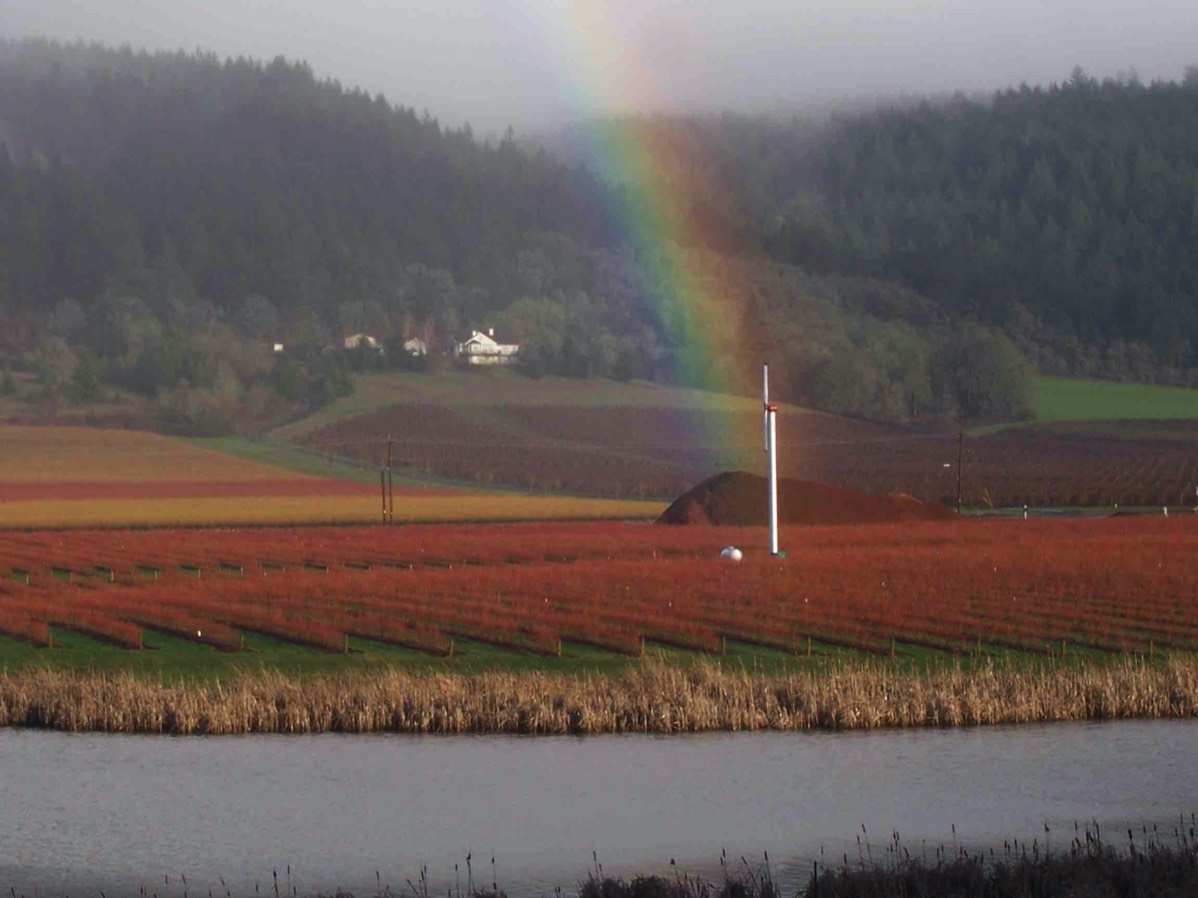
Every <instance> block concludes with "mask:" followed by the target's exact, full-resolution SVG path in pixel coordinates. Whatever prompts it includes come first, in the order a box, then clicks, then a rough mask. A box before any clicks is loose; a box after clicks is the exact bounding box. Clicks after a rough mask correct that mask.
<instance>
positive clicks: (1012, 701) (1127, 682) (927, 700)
mask: <svg viewBox="0 0 1198 898" xmlns="http://www.w3.org/2000/svg"><path fill="white" fill-rule="evenodd" d="M1194 716H1198V659H1194V658H1186V659H1172V660H1170V661H1168V662H1167V663H1166V664H1163V665H1161V664H1152V663H1148V662H1144V661H1141V660H1132V659H1129V660H1126V661H1123V662H1120V663H1117V664H1114V665H1111V666H1101V667H1099V666H1093V667H1086V668H1080V669H1077V668H1069V667H1059V668H1054V667H1052V666H1045V667H1042V668H1036V669H1028V668H1017V667H1010V668H1008V667H1005V666H1000V665H991V666H987V667H983V668H982V669H980V670H975V671H968V672H967V671H963V670H959V669H952V670H944V671H938V672H933V673H929V674H904V673H901V672H895V671H892V670H887V669H885V668H883V667H880V666H853V667H847V666H846V667H843V668H838V669H832V670H827V671H822V672H802V673H791V674H783V675H776V676H774V675H761V674H755V673H751V672H746V671H740V672H735V671H726V670H723V669H721V668H720V667H719V666H718V665H716V664H702V665H700V666H698V667H695V668H691V669H680V668H675V667H670V666H667V665H664V664H661V663H658V662H653V661H648V662H646V663H644V664H643V665H641V666H638V667H636V668H634V669H633V670H631V671H629V672H628V673H626V674H623V675H619V676H602V677H600V676H586V675H581V676H563V675H550V674H543V673H502V672H491V673H484V674H476V675H459V674H449V673H425V674H420V673H405V672H402V671H395V670H387V671H383V672H379V673H371V674H365V673H357V674H346V675H342V676H331V677H312V678H308V679H303V680H300V679H296V678H291V677H288V676H285V675H283V674H280V673H277V672H271V671H263V672H260V673H254V674H247V675H243V676H240V677H238V678H236V679H233V680H231V681H226V682H214V683H205V684H200V683H180V684H173V685H168V684H160V683H155V682H151V681H148V680H145V679H139V678H137V677H135V676H133V675H131V674H127V673H116V674H74V673H67V672H59V671H51V670H45V669H35V670H26V671H22V672H17V673H9V674H7V675H4V676H2V677H0V726H22V727H44V728H51V729H59V730H73V731H84V730H90V731H102V732H124V733H169V734H178V735H185V734H187V735H190V734H238V733H323V732H344V733H371V732H397V733H536V734H597V733H631V732H638V733H640V732H644V733H675V732H700V731H710V730H728V731H733V730H764V729H770V730H811V729H821V730H848V729H873V728H878V727H919V726H973V725H984V724H999V723H1024V722H1032V721H1054V720H1103V719H1115V718H1186V717H1194Z"/></svg>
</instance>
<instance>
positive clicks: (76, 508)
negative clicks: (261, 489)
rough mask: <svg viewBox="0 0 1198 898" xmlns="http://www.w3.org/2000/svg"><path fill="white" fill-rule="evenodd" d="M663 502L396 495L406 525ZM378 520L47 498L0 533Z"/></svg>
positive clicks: (4, 514)
mask: <svg viewBox="0 0 1198 898" xmlns="http://www.w3.org/2000/svg"><path fill="white" fill-rule="evenodd" d="M664 509H665V505H664V503H661V502H640V501H633V500H622V499H585V498H570V497H558V496H527V495H518V494H467V493H464V494H463V495H461V496H436V495H435V496H402V497H401V496H398V495H397V496H396V497H395V520H396V521H398V522H405V523H417V522H457V521H532V520H545V519H559V520H560V519H579V520H581V519H588V520H589V519H628V520H648V519H653V518H656V517H657V516H658V515H660V514H661V512H662V511H663V510H664ZM379 518H380V500H379V499H378V498H376V497H367V496H267V497H261V498H259V497H254V496H252V495H247V496H245V497H241V498H233V497H224V498H195V499H191V498H188V499H120V500H95V501H88V500H63V499H60V500H48V501H36V502H32V501H29V502H4V503H0V527H4V528H39V527H118V526H120V527H126V526H128V527H149V526H169V525H175V524H178V525H197V526H198V525H205V526H217V525H236V524H351V523H353V524H362V523H376V522H378V520H379Z"/></svg>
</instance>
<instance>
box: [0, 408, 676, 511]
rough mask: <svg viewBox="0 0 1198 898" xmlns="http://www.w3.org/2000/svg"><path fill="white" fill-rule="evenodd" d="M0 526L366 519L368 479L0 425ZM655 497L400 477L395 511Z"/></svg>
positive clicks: (651, 505) (373, 497)
mask: <svg viewBox="0 0 1198 898" xmlns="http://www.w3.org/2000/svg"><path fill="white" fill-rule="evenodd" d="M0 459H3V466H2V467H0V527H4V528H40V527H109V526H133V527H150V526H166V525H196V526H210V525H222V524H349V523H358V524H360V523H374V522H377V521H378V520H379V518H380V517H381V502H380V496H379V490H378V486H377V485H370V484H367V483H353V482H347V481H345V480H338V479H332V478H326V477H319V476H314V475H311V474H306V473H297V472H295V471H293V470H289V469H286V468H281V467H276V466H274V465H270V464H264V463H261V462H257V461H251V460H247V459H242V458H237V457H236V456H233V455H228V454H225V453H223V452H217V451H213V450H210V449H205V448H201V447H198V446H195V445H192V444H190V443H187V442H184V441H181V440H176V439H172V438H170V437H165V436H161V435H159V434H153V433H145V432H140V431H125V430H101V429H91V428H84V427H9V426H0ZM662 508H663V505H662V503H659V502H638V501H625V500H609V499H586V498H571V497H562V496H536V495H533V496H529V495H523V494H517V493H475V492H468V491H458V490H447V489H444V488H441V489H420V488H416V489H413V488H410V487H405V488H402V489H400V488H397V489H396V490H395V493H394V515H395V518H394V519H395V520H396V521H398V522H404V523H408V522H418V521H420V522H425V521H444V522H455V521H527V520H546V519H593V518H641V519H643V518H653V517H656V516H657V515H658V514H660V513H661V511H662Z"/></svg>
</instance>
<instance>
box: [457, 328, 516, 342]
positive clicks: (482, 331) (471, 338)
mask: <svg viewBox="0 0 1198 898" xmlns="http://www.w3.org/2000/svg"><path fill="white" fill-rule="evenodd" d="M458 342H459V343H461V344H462V345H465V344H467V343H470V342H474V343H479V344H482V345H484V346H485V345H488V344H491V343H495V344H498V345H501V346H514V345H516V341H515V340H514V339H512V338H511V335H510V334H506V333H504V332H503V331H502V330H498V329H496V328H492V327H484V328H472V329H471V330H469V331H466V332H464V333H463V334H462V335H461V337H460V338H459V339H458Z"/></svg>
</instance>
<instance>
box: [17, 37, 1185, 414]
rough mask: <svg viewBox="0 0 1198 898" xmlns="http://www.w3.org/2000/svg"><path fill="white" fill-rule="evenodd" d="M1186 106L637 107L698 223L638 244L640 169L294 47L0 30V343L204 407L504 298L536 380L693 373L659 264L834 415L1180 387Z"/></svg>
mask: <svg viewBox="0 0 1198 898" xmlns="http://www.w3.org/2000/svg"><path fill="white" fill-rule="evenodd" d="M1196 99H1198V91H1194V90H1192V89H1191V88H1190V87H1188V86H1179V85H1153V86H1151V87H1143V86H1140V85H1136V84H1118V85H1116V84H1111V83H1104V84H1102V85H1098V84H1095V83H1093V82H1092V81H1090V80H1089V79H1086V78H1085V77H1084V76H1081V75H1079V76H1077V77H1076V78H1075V79H1074V81H1072V82H1070V83H1069V84H1067V85H1064V86H1062V87H1059V88H1053V89H1051V90H1046V91H1041V90H1024V91H1017V92H1011V93H1009V94H1003V95H1000V96H999V97H998V98H996V100H995V102H994V103H993V104H981V103H969V102H966V101H959V102H954V103H950V104H947V105H942V106H934V107H933V106H924V107H918V108H914V109H909V110H905V111H893V112H880V113H875V114H870V115H868V116H865V117H862V118H860V119H855V120H852V121H845V122H839V123H833V124H831V125H823V126H818V127H817V126H813V125H810V124H807V123H799V122H791V123H777V122H768V121H765V120H761V119H750V118H740V117H735V116H722V117H718V118H712V119H692V120H683V119H661V120H654V121H653V123H652V125H653V127H657V128H659V129H661V131H662V134H663V135H664V136H665V137H666V138H668V139H666V140H663V141H661V142H660V144H661V145H662V146H666V147H669V146H670V145H671V141H673V143H674V144H675V145H677V146H679V147H683V146H687V145H693V144H694V142H695V141H696V140H698V141H700V142H701V143H700V145H701V147H702V152H701V153H698V154H696V153H693V152H689V153H686V152H680V153H679V154H678V157H677V159H676V160H671V159H669V158H665V159H662V160H659V168H658V171H657V176H659V177H662V178H666V179H668V178H670V177H672V176H676V177H679V178H685V184H686V186H687V190H685V191H679V192H677V196H678V197H679V200H678V202H679V203H681V204H682V206H681V208H677V209H674V210H672V214H673V215H675V216H677V217H679V220H683V221H689V222H691V223H692V225H693V226H692V227H688V228H686V229H685V232H686V233H691V234H694V235H697V236H696V237H695V240H696V241H697V242H696V243H695V244H693V245H687V246H675V245H665V246H661V247H659V248H657V249H654V250H647V249H645V248H643V247H642V248H639V249H638V248H633V247H630V246H629V245H628V244H627V243H626V242H625V234H624V232H623V230H622V228H621V226H620V224H621V222H622V221H624V220H625V218H626V217H627V216H629V215H634V214H636V211H637V210H636V208H635V207H636V205H637V204H638V203H639V202H642V201H643V200H642V199H641V196H640V193H639V191H638V190H637V189H636V188H637V185H635V184H628V183H626V182H622V181H619V180H618V179H616V178H615V177H614V174H613V173H610V172H603V171H593V170H589V169H588V168H586V167H585V166H583V165H582V164H580V163H576V162H574V161H573V160H571V159H570V158H568V157H564V158H563V157H562V156H561V155H560V154H554V153H551V152H549V151H547V150H544V149H536V148H530V147H529V146H528V145H525V144H520V143H517V141H516V140H515V139H514V137H513V136H512V135H510V134H509V135H508V136H506V137H505V138H503V139H499V140H480V139H478V138H476V137H475V136H474V135H473V134H472V133H471V131H470V129H469V127H465V128H462V129H457V130H455V129H447V128H443V127H442V126H440V125H439V124H438V123H437V122H436V121H435V120H434V119H432V118H431V117H429V115H428V114H427V113H424V114H418V113H416V112H415V111H414V110H412V109H407V108H403V107H397V106H394V105H391V104H389V103H388V102H386V101H385V100H384V99H383V98H382V97H371V96H368V95H367V94H365V93H363V92H361V91H359V90H347V89H345V88H343V87H342V86H341V85H340V84H338V83H337V82H334V81H327V80H320V79H318V78H317V77H315V76H314V74H313V73H312V71H311V70H310V69H309V68H308V67H307V66H306V65H304V64H302V63H293V62H287V61H285V60H282V59H276V60H275V61H273V62H270V63H266V64H264V63H261V62H257V61H251V60H245V59H234V60H220V59H217V58H216V57H215V56H212V55H207V54H202V53H194V54H188V53H158V54H148V53H140V52H135V51H132V50H129V49H119V50H117V49H109V48H104V47H100V46H96V45H87V44H69V45H63V44H58V43H54V42H49V41H39V40H25V41H19V42H0V321H2V322H3V324H4V327H3V331H2V333H0V368H4V369H11V368H18V369H21V368H23V369H25V370H30V371H33V372H34V373H35V374H37V376H38V381H39V384H40V388H41V389H43V390H44V391H45V395H46V396H48V397H51V398H53V397H58V398H60V399H66V400H76V401H90V400H92V399H95V398H98V397H101V396H103V395H104V393H105V390H106V389H107V388H118V389H121V390H124V391H128V394H130V395H137V394H140V395H144V396H147V397H151V398H153V400H154V401H155V402H156V403H158V408H159V411H160V412H161V416H162V420H163V422H164V423H165V424H167V425H169V426H171V427H175V428H176V429H183V430H188V429H191V430H196V429H199V430H206V431H209V432H215V431H219V430H222V429H229V428H230V427H233V426H236V421H237V419H238V418H239V416H243V415H245V414H248V415H249V416H250V417H263V416H266V417H269V416H270V415H271V414H279V413H280V409H281V408H285V407H294V406H295V405H296V404H297V403H298V404H303V403H319V402H323V401H327V400H328V399H330V398H332V397H333V396H335V395H337V394H339V393H342V392H344V391H345V390H347V389H349V388H350V384H349V378H348V376H347V373H346V372H347V369H348V368H351V367H354V366H358V367H362V366H370V365H407V366H412V365H416V366H419V365H424V364H429V363H428V362H419V361H415V362H414V361H413V360H412V359H409V358H407V357H405V356H404V355H403V354H402V353H400V352H395V351H391V352H389V353H388V354H387V355H386V357H383V356H374V355H370V354H362V353H359V354H358V355H357V356H352V355H346V354H344V353H332V354H330V352H329V350H330V349H331V348H334V347H339V346H340V342H341V338H342V337H343V336H344V335H347V334H352V333H357V332H366V333H370V334H372V335H374V336H375V337H377V338H378V339H379V340H380V341H382V342H383V343H384V344H385V345H387V346H388V348H389V349H391V350H395V348H396V347H398V346H399V345H400V344H402V341H403V340H404V339H406V338H408V337H412V336H420V337H422V338H423V339H424V340H425V341H426V343H428V344H429V345H430V346H432V347H433V349H434V352H436V350H444V349H447V348H449V347H450V346H451V345H452V342H453V340H454V339H455V338H456V337H457V336H458V335H459V334H460V333H461V331H462V330H463V328H466V327H471V326H474V327H480V326H489V325H495V326H498V327H502V328H504V329H505V330H506V331H507V333H508V334H509V335H510V336H511V337H512V338H513V339H515V340H517V341H518V342H519V343H520V344H521V360H522V365H523V368H524V370H525V371H526V372H527V373H529V374H531V375H534V376H536V375H541V374H547V373H552V374H564V375H568V376H578V377H589V376H600V375H601V376H610V377H619V378H652V379H665V380H683V381H686V382H690V383H695V384H696V385H705V383H704V378H705V374H704V371H703V367H702V365H696V364H694V359H693V356H694V355H695V352H696V347H695V346H693V345H689V344H688V341H689V340H690V339H691V334H692V329H691V328H688V327H687V326H686V322H685V321H682V320H681V316H682V311H683V310H681V309H680V308H679V303H678V302H677V301H676V299H674V298H673V297H672V296H671V289H672V287H671V284H670V283H668V282H667V279H666V278H665V277H663V276H662V275H660V274H658V272H661V271H663V270H669V268H670V265H664V266H663V265H662V264H661V262H662V260H663V259H665V260H667V261H668V262H670V263H671V264H672V265H673V266H686V267H688V268H689V269H690V270H695V271H703V272H706V273H707V275H706V276H707V278H708V281H709V282H710V283H708V284H707V285H706V286H707V288H708V290H707V292H708V293H709V294H710V295H711V296H712V297H714V299H712V300H711V302H713V303H714V305H712V306H711V307H710V308H708V309H707V310H706V311H705V312H704V313H703V314H704V317H705V318H706V320H708V321H709V322H714V323H715V325H714V330H715V333H714V336H712V337H711V342H712V344H713V347H712V348H710V349H709V351H712V352H723V353H725V354H726V355H727V356H729V357H732V356H735V358H734V360H733V363H732V366H731V367H732V368H733V371H734V374H735V375H736V376H739V377H741V378H742V379H743V384H744V387H745V389H751V384H753V383H754V382H755V373H754V372H755V369H756V366H757V365H758V364H759V363H760V360H761V359H762V358H765V357H768V358H770V360H771V361H772V362H775V363H776V364H777V365H778V368H779V369H780V370H779V376H780V377H781V379H782V383H783V384H784V386H785V395H787V396H788V398H794V399H796V400H798V401H803V402H806V403H808V404H811V405H815V406H818V407H821V408H826V409H829V410H832V411H838V412H843V413H847V414H852V415H857V416H862V417H869V418H876V419H883V420H890V421H900V422H901V421H910V420H913V419H914V420H940V419H951V418H957V417H960V416H962V415H964V416H968V417H973V418H978V417H1011V416H1019V415H1023V414H1027V413H1028V411H1029V408H1030V376H1031V373H1032V372H1033V370H1034V368H1035V367H1038V368H1040V369H1041V370H1044V371H1051V372H1068V373H1096V374H1107V375H1110V376H1116V377H1128V378H1136V379H1144V380H1160V379H1164V380H1172V381H1185V380H1186V379H1187V378H1188V377H1189V369H1190V368H1191V365H1192V363H1191V358H1190V345H1191V342H1193V341H1194V340H1195V339H1198V317H1196V316H1195V315H1194V312H1193V309H1192V303H1190V301H1189V299H1188V297H1189V296H1190V293H1188V292H1187V291H1190V290H1192V286H1193V283H1192V281H1193V276H1192V260H1191V259H1190V258H1189V255H1188V244H1187V242H1186V241H1187V240H1188V239H1189V237H1190V227H1191V218H1192V215H1193V207H1194V199H1195V197H1194V190H1193V185H1194V175H1193V171H1192V161H1193V157H1194V155H1195V151H1194V150H1193V148H1192V147H1191V146H1189V145H1188V144H1185V143H1184V141H1183V139H1182V138H1183V137H1184V135H1185V134H1186V133H1187V130H1188V128H1189V124H1190V123H1191V122H1192V118H1193V116H1194V112H1193V110H1195V109H1198V103H1196V102H1195V100H1196ZM1187 115H1188V116H1189V117H1188V118H1187V117H1186V116H1187ZM1112 122H1114V123H1115V124H1116V125H1118V127H1114V126H1112ZM641 124H642V125H644V124H645V123H641ZM611 126H612V123H608V124H607V127H608V129H609V133H610V128H611ZM671 164H676V165H677V166H678V170H677V172H676V173H673V174H672V173H671V171H670V168H669V166H670V165H671ZM1187 179H1189V180H1187ZM1078 185H1081V186H1080V187H1079V186H1078ZM1083 188H1084V190H1083ZM1083 213H1084V214H1083ZM1186 216H1190V217H1186ZM1079 222H1081V223H1084V224H1085V227H1082V224H1079ZM698 235H701V236H698ZM1066 250H1068V251H1067V252H1066ZM649 253H655V254H659V255H655V256H654V257H648V255H647V254H649ZM694 254H701V255H702V256H703V260H702V263H701V264H700V263H699V262H698V261H696V259H694V258H692V256H693V255H694ZM1050 286H1051V289H1049V287H1050ZM1169 316H1172V317H1169ZM1162 320H1164V321H1167V322H1168V326H1162V325H1161V323H1160V322H1161V321H1162ZM274 342H280V343H284V344H285V345H286V346H287V347H288V349H289V357H288V360H287V361H286V362H277V361H276V360H274V359H272V358H270V357H269V355H263V352H262V347H263V346H264V345H266V344H268V343H274ZM1195 345H1198V343H1195ZM292 350H295V351H294V353H292V352H291V351H292ZM1029 357H1030V359H1031V362H1030V363H1029ZM434 358H435V357H434ZM688 359H689V363H688ZM4 382H5V384H6V390H8V389H15V387H12V386H11V380H10V379H6V380H5V381H4Z"/></svg>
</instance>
